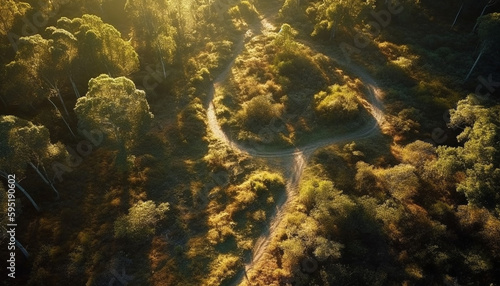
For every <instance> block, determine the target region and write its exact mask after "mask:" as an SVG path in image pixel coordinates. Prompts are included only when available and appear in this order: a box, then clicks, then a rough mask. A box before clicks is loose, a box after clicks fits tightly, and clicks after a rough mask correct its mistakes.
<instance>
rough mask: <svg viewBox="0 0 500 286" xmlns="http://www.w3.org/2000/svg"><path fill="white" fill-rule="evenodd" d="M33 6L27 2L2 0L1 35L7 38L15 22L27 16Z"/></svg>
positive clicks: (0, 5)
mask: <svg viewBox="0 0 500 286" xmlns="http://www.w3.org/2000/svg"><path fill="white" fill-rule="evenodd" d="M30 9H31V6H30V5H29V4H28V3H26V2H19V1H12V0H2V1H0V35H4V36H6V35H7V34H8V33H9V31H10V29H11V28H12V26H13V25H14V22H15V20H16V19H18V18H19V17H22V16H23V15H25V14H26V12H27V11H29V10H30Z"/></svg>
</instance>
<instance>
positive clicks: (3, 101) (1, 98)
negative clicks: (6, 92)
mask: <svg viewBox="0 0 500 286" xmlns="http://www.w3.org/2000/svg"><path fill="white" fill-rule="evenodd" d="M0 100H1V101H2V103H3V105H4V106H5V107H7V106H8V105H7V102H6V101H5V99H3V96H1V95H0Z"/></svg>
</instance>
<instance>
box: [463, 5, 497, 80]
mask: <svg viewBox="0 0 500 286" xmlns="http://www.w3.org/2000/svg"><path fill="white" fill-rule="evenodd" d="M477 22H478V35H479V40H480V42H481V50H480V51H479V54H478V55H477V57H476V60H475V61H474V64H473V65H472V67H471V69H470V70H469V73H468V74H467V76H466V77H465V80H468V79H469V77H470V75H471V74H472V71H473V70H474V68H475V67H476V65H477V63H478V62H479V60H480V59H481V56H482V55H483V54H484V53H487V54H489V55H491V57H492V60H493V61H494V62H497V61H498V60H499V59H500V52H499V51H500V34H499V33H498V31H500V13H491V14H488V15H485V16H483V17H481V18H479V19H478V20H477Z"/></svg>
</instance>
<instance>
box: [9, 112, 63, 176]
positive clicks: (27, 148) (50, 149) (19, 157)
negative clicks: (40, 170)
mask: <svg viewBox="0 0 500 286" xmlns="http://www.w3.org/2000/svg"><path fill="white" fill-rule="evenodd" d="M0 134H1V138H2V139H1V141H0V155H1V156H0V170H3V171H8V172H14V173H16V174H18V175H19V176H21V174H23V173H24V172H25V170H26V167H27V165H28V163H30V162H31V163H34V164H36V165H42V166H43V165H44V163H45V164H48V163H49V162H51V161H52V160H53V159H56V158H58V157H59V159H61V156H64V155H65V154H66V152H65V151H64V148H63V147H62V146H61V144H52V143H51V142H50V135H49V130H48V129H47V128H46V127H45V126H40V125H35V124H33V123H32V122H30V121H26V120H24V119H20V118H18V117H15V116H12V115H7V116H1V117H0Z"/></svg>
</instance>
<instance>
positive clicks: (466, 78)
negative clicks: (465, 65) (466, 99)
mask: <svg viewBox="0 0 500 286" xmlns="http://www.w3.org/2000/svg"><path fill="white" fill-rule="evenodd" d="M483 53H484V48H482V49H481V52H479V55H477V58H476V61H475V62H474V64H473V65H472V67H471V68H470V71H469V73H468V74H467V76H466V77H465V80H466V81H467V80H468V79H469V77H470V75H471V74H472V71H473V70H474V68H475V67H476V65H477V62H478V61H479V59H480V58H481V56H482V55H483Z"/></svg>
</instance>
